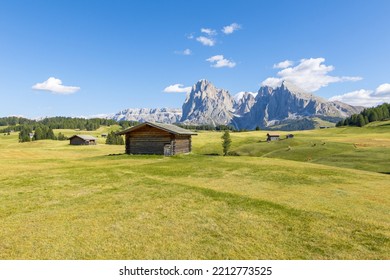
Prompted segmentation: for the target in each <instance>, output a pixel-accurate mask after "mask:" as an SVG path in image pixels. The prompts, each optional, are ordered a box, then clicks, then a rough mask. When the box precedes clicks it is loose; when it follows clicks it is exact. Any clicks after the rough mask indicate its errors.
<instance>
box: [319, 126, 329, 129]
mask: <svg viewBox="0 0 390 280" xmlns="http://www.w3.org/2000/svg"><path fill="white" fill-rule="evenodd" d="M326 128H330V127H329V126H320V129H326Z"/></svg>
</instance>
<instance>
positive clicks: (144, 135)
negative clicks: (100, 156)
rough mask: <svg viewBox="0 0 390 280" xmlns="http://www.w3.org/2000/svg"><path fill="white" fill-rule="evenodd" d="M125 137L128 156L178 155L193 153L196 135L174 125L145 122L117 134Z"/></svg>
mask: <svg viewBox="0 0 390 280" xmlns="http://www.w3.org/2000/svg"><path fill="white" fill-rule="evenodd" d="M117 134H118V135H125V139H126V141H125V142H126V153H127V154H156V155H166V156H171V155H176V154H180V153H189V152H191V148H192V147H191V136H192V135H196V133H194V132H192V131H189V130H186V129H184V128H181V127H178V126H176V125H172V124H162V123H152V122H145V123H142V124H139V125H136V126H133V127H130V128H128V129H125V130H123V131H121V132H118V133H117Z"/></svg>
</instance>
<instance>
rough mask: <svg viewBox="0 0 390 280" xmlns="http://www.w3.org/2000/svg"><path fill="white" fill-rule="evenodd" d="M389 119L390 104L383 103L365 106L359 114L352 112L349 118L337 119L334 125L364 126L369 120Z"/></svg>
mask: <svg viewBox="0 0 390 280" xmlns="http://www.w3.org/2000/svg"><path fill="white" fill-rule="evenodd" d="M388 119H390V104H388V103H383V104H382V105H379V106H376V107H372V108H366V109H364V110H363V111H361V112H360V114H354V115H352V116H350V117H349V118H346V119H344V120H341V121H339V122H338V123H337V124H336V126H338V127H340V126H359V127H362V126H365V125H366V124H368V123H370V122H375V121H384V120H388Z"/></svg>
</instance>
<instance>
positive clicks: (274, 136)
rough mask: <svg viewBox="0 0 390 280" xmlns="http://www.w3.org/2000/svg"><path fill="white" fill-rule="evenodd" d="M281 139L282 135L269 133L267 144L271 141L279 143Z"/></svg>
mask: <svg viewBox="0 0 390 280" xmlns="http://www.w3.org/2000/svg"><path fill="white" fill-rule="evenodd" d="M279 139H280V135H278V134H273V135H272V134H269V133H267V142H270V141H278V140H279Z"/></svg>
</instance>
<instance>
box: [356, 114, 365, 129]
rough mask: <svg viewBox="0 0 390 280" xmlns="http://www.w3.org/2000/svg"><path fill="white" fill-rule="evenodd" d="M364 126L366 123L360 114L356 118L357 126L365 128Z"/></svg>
mask: <svg viewBox="0 0 390 280" xmlns="http://www.w3.org/2000/svg"><path fill="white" fill-rule="evenodd" d="M365 125H366V122H365V120H364V117H363V115H362V114H359V115H358V117H357V126H360V127H362V126H365Z"/></svg>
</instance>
